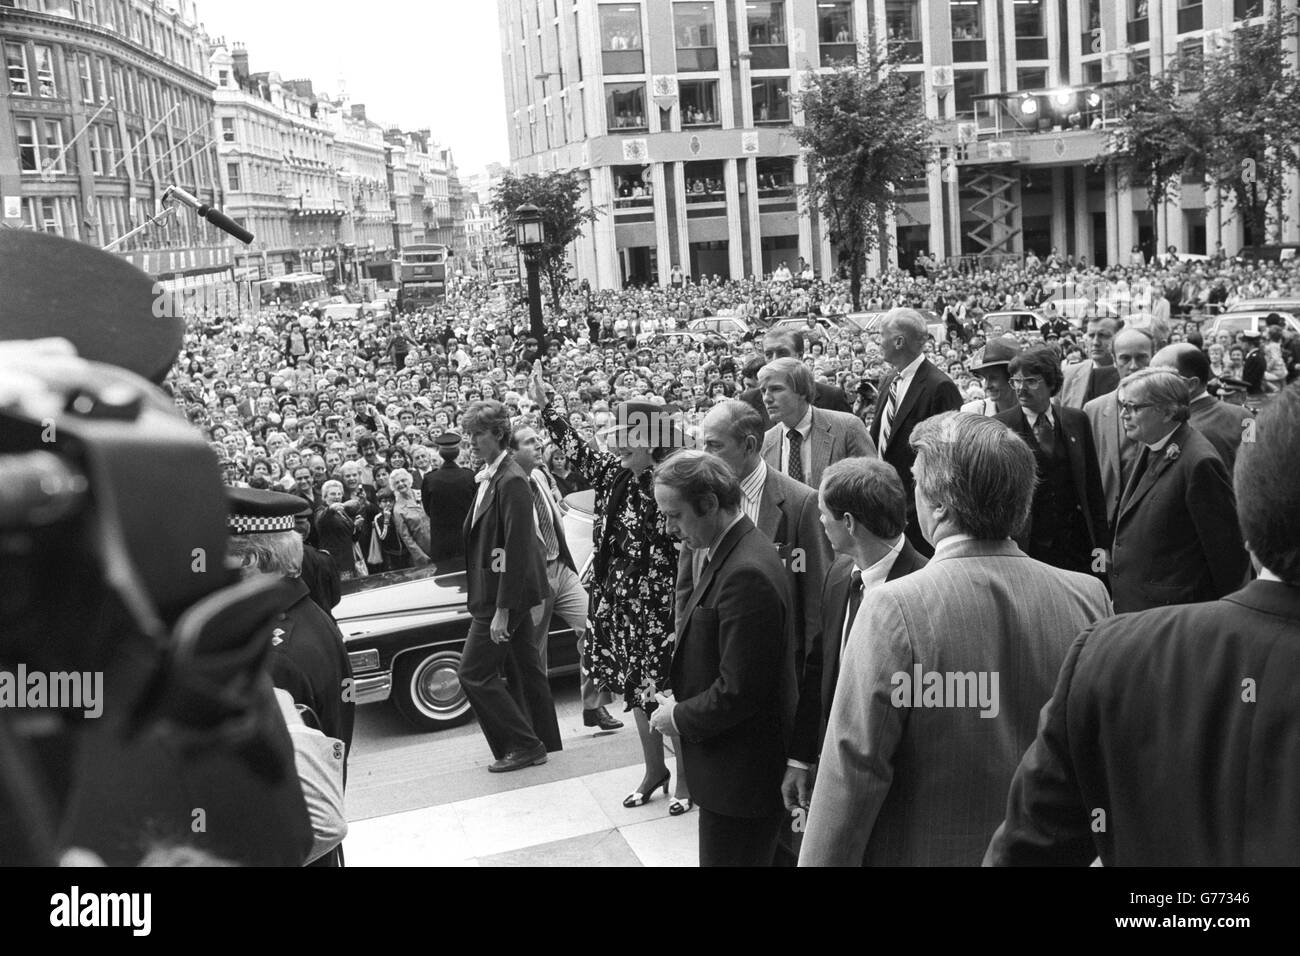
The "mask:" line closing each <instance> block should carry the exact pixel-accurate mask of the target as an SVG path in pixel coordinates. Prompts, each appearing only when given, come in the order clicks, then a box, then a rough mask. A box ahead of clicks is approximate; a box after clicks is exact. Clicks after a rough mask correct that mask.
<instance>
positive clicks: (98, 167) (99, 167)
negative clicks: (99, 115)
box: [90, 126, 108, 176]
mask: <svg viewBox="0 0 1300 956" xmlns="http://www.w3.org/2000/svg"><path fill="white" fill-rule="evenodd" d="M103 132H105V130H104V127H102V126H92V127H91V128H90V171H91V172H92V173H94V174H95V175H96V176H103V175H104V171H105V170H106V169H107V168H108V167H106V166H105V165H104V153H103V143H102V142H101V140H102V136H101V135H100V134H102V133H103Z"/></svg>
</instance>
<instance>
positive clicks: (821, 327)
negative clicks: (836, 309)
mask: <svg viewBox="0 0 1300 956" xmlns="http://www.w3.org/2000/svg"><path fill="white" fill-rule="evenodd" d="M812 319H813V324H814V325H816V326H817V329H818V331H820V332H821V334H822V335H825V334H826V333H828V332H830V331H832V330H833V329H834V327H835V323H834V322H833V321H832V320H831V319H828V318H827V317H826V316H823V315H814V316H813V317H812ZM765 331H766V332H767V333H771V332H803V333H804V334H805V335H807V334H808V333H809V331H810V329H809V327H808V316H806V315H790V316H786V317H784V318H780V319H775V320H773V322H772V324H771V325H769V326H768V327H767V329H766V330H765ZM814 334H815V333H814Z"/></svg>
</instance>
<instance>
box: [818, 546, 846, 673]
mask: <svg viewBox="0 0 1300 956" xmlns="http://www.w3.org/2000/svg"><path fill="white" fill-rule="evenodd" d="M852 576H853V562H851V561H850V562H849V564H848V568H847V573H846V574H840V575H837V576H836V578H835V580H834V581H833V582H832V583H831V588H830V592H829V593H828V594H827V595H826V599H827V600H828V601H830V602H831V607H833V608H834V609H835V617H834V619H833V620H832V621H830V622H829V623H830V624H831V625H833V631H832V632H831V633H827V634H823V635H822V640H823V641H824V642H825V644H824V646H823V647H822V682H823V686H829V687H830V688H831V689H834V687H835V684H836V678H837V677H838V675H839V669H840V645H841V644H843V643H844V618H845V616H846V615H847V614H848V610H849V606H848V605H849V581H850V579H851V578H852ZM827 677H829V678H830V683H829V685H827V684H826V678H827Z"/></svg>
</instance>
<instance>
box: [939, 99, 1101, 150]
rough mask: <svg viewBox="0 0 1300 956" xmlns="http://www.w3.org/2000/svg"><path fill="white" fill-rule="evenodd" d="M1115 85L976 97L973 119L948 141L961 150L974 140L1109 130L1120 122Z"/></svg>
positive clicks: (957, 126) (961, 123)
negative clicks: (1113, 91) (1113, 98)
mask: <svg viewBox="0 0 1300 956" xmlns="http://www.w3.org/2000/svg"><path fill="white" fill-rule="evenodd" d="M1116 85H1117V84H1099V85H1097V86H1089V87H1080V88H1077V89H1068V90H1030V91H1017V92H1013V93H992V94H988V95H986V96H977V97H975V115H974V117H973V118H967V119H964V120H959V121H958V122H957V123H956V124H955V126H954V128H953V129H952V130H951V133H950V137H949V138H950V139H953V140H955V141H956V142H957V144H958V146H959V148H960V145H962V144H969V143H972V142H974V141H975V140H983V139H1004V138H1008V137H1014V136H1029V135H1034V134H1036V133H1059V132H1069V131H1077V130H1090V129H1091V130H1105V129H1109V128H1111V127H1113V126H1114V125H1115V124H1116V123H1117V122H1118V120H1119V115H1118V113H1117V112H1116V111H1115V109H1114V107H1113V105H1112V103H1111V95H1110V90H1111V89H1112V88H1113V87H1114V86H1116ZM1031 100H1032V105H1030V104H1029V102H1028V101H1031Z"/></svg>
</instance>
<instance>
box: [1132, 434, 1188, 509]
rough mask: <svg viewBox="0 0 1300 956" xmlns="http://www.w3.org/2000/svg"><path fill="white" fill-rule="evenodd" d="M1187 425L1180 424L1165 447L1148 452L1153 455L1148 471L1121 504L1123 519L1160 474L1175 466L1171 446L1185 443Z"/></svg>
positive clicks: (1152, 485) (1149, 459) (1148, 464)
mask: <svg viewBox="0 0 1300 956" xmlns="http://www.w3.org/2000/svg"><path fill="white" fill-rule="evenodd" d="M1187 427H1188V426H1187V423H1186V422H1184V423H1183V424H1182V425H1180V426H1179V428H1178V430H1177V431H1176V432H1174V434H1173V437H1172V438H1170V439H1169V443H1168V444H1166V445H1165V447H1164V448H1162V449H1161V450H1160V451H1158V452H1148V455H1151V456H1152V457H1151V458H1148V460H1147V470H1146V473H1145V474H1143V475H1142V478H1141V479H1140V480H1139V481H1138V483H1137V487H1135V488H1134V489H1133V494H1131V495H1129V496H1128V499H1127V500H1126V501H1124V502H1123V504H1122V505H1121V509H1120V513H1119V517H1120V518H1121V519H1122V518H1123V517H1124V516H1125V515H1126V514H1128V513H1129V512H1130V511H1132V510H1133V508H1134V507H1135V506H1136V505H1137V503H1138V502H1139V501H1141V500H1142V499H1143V498H1144V497H1146V494H1147V492H1149V491H1150V490H1151V489H1152V488H1153V487H1155V483H1156V482H1157V481H1158V480H1159V479H1160V476H1161V475H1163V474H1164V473H1165V472H1166V471H1168V470H1169V469H1170V468H1171V467H1172V466H1173V462H1172V461H1171V460H1170V459H1169V446H1170V445H1179V446H1181V445H1182V444H1183V442H1184V441H1185V431H1184V429H1186V428H1187ZM1139 454H1140V453H1139ZM1135 467H1136V466H1135Z"/></svg>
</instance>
